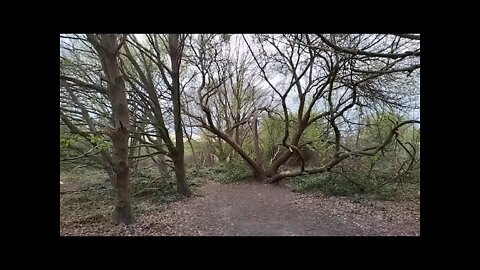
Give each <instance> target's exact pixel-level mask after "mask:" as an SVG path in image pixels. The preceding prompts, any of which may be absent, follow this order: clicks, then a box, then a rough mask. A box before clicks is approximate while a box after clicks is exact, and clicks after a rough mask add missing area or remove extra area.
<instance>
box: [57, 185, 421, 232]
mask: <svg viewBox="0 0 480 270" xmlns="http://www.w3.org/2000/svg"><path fill="white" fill-rule="evenodd" d="M196 193H197V196H194V197H191V198H188V199H185V200H182V201H178V202H175V203H172V204H170V205H169V206H168V207H167V209H166V210H164V211H155V210H154V209H152V210H150V211H148V213H146V214H143V215H139V216H138V218H137V223H136V224H134V225H130V226H111V225H109V224H103V225H100V224H98V223H97V224H83V225H81V226H83V227H82V228H80V230H81V231H82V234H86V235H99V234H100V235H182V236H203V235H208V236H344V235H356V236H362V235H375V236H376V235H412V236H414V235H419V233H420V225H419V215H420V213H419V206H420V205H419V201H407V202H402V203H396V202H382V203H376V204H374V203H368V204H367V203H354V202H352V201H350V200H348V199H346V198H339V197H326V196H323V195H321V194H316V195H313V194H308V195H307V194H299V193H293V192H291V191H290V190H289V189H287V188H285V187H281V186H275V185H264V184H258V183H235V184H228V185H224V184H220V183H217V182H213V181H207V182H206V184H205V185H204V186H202V187H201V188H200V190H199V191H197V192H196ZM104 223H105V222H104ZM99 225H100V226H99ZM98 228H103V229H98ZM68 230H69V229H68V228H64V233H63V234H64V235H69V233H68ZM78 230H79V228H78V227H77V230H76V231H77V233H78Z"/></svg>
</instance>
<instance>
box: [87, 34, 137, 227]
mask: <svg viewBox="0 0 480 270" xmlns="http://www.w3.org/2000/svg"><path fill="white" fill-rule="evenodd" d="M87 39H88V41H89V42H90V43H91V44H92V45H93V47H94V48H95V50H96V51H97V53H98V55H99V57H100V62H101V64H102V69H103V72H104V75H105V78H106V80H107V82H108V84H107V91H108V96H109V98H110V102H111V103H112V111H113V117H114V119H115V128H114V129H109V130H108V132H107V134H108V136H109V137H110V138H111V140H112V143H113V169H114V172H115V173H114V174H115V176H116V177H115V180H114V183H115V185H114V186H115V191H116V202H115V209H114V212H113V221H114V223H116V224H118V223H125V224H130V223H133V222H134V218H133V214H132V208H131V204H130V178H129V163H128V139H129V129H130V119H129V111H128V104H127V95H126V89H125V82H124V80H123V76H122V74H121V72H120V68H119V63H118V53H119V51H120V49H121V48H122V46H123V44H124V42H125V39H126V36H125V35H122V36H121V37H118V36H117V35H115V34H102V35H93V34H87Z"/></svg>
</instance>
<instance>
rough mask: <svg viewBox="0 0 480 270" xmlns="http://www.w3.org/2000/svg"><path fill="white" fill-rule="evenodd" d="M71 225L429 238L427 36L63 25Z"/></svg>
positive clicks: (101, 231)
mask: <svg viewBox="0 0 480 270" xmlns="http://www.w3.org/2000/svg"><path fill="white" fill-rule="evenodd" d="M59 46H60V51H59V55H60V74H59V89H60V98H59V101H60V106H59V107H60V146H59V148H60V149H59V150H60V183H59V192H60V197H59V198H60V232H59V233H60V235H61V236H419V235H420V35H419V34H340V33H336V34H192V33H189V34H60V44H59Z"/></svg>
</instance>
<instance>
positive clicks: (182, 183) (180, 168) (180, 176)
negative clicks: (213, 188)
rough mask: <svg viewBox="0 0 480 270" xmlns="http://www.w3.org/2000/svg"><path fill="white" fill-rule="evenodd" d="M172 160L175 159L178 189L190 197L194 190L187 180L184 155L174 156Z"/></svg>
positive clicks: (174, 165)
mask: <svg viewBox="0 0 480 270" xmlns="http://www.w3.org/2000/svg"><path fill="white" fill-rule="evenodd" d="M172 160H173V167H174V168H175V177H176V179H177V191H178V193H180V194H182V195H185V196H187V197H188V196H190V195H192V191H191V190H190V187H189V186H188V183H187V180H186V173H185V164H184V159H183V156H182V157H181V158H180V157H177V156H174V157H173V159H172Z"/></svg>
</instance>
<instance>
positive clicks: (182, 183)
mask: <svg viewBox="0 0 480 270" xmlns="http://www.w3.org/2000/svg"><path fill="white" fill-rule="evenodd" d="M145 37H146V39H147V42H148V46H147V45H146V44H142V42H141V41H138V40H137V39H136V38H135V37H134V36H131V38H130V39H129V40H128V43H129V44H130V45H131V46H133V47H134V48H135V49H136V51H135V52H133V51H132V50H131V49H130V48H129V47H130V46H128V45H127V46H125V56H126V58H127V59H128V61H129V62H130V63H131V64H132V66H133V69H134V70H135V73H136V74H137V75H138V79H137V76H136V75H135V74H132V73H130V74H129V75H128V78H127V80H128V82H129V84H130V85H131V86H132V88H133V89H135V91H136V93H137V94H138V95H139V96H141V100H142V101H143V103H144V107H145V108H149V109H150V110H151V111H152V112H153V114H152V116H153V117H152V119H153V122H152V124H153V126H154V127H155V128H156V130H157V132H158V135H159V136H160V138H161V139H162V140H163V142H164V143H165V146H166V147H167V149H168V152H166V151H164V150H163V149H162V146H161V145H160V144H157V145H155V146H154V147H155V148H156V150H157V151H158V153H160V154H165V155H167V156H169V157H170V158H171V159H172V161H173V165H174V170H175V176H176V180H177V190H178V192H179V193H181V194H183V195H186V196H190V195H191V191H190V188H189V186H188V183H187V181H186V174H185V164H184V142H183V127H182V118H181V85H180V67H181V63H182V55H183V47H184V40H185V35H178V34H170V35H168V36H160V35H146V36H145ZM160 43H161V44H163V47H162V45H160ZM164 52H166V55H168V57H169V58H170V64H169V65H167V64H166V63H165V60H164V59H163V58H164V57H165V53H164ZM135 54H137V57H136V56H135ZM152 64H153V65H154V66H155V67H156V70H154V69H153V67H152ZM124 73H126V74H128V71H127V70H124ZM157 78H159V79H160V80H161V81H162V82H163V87H165V88H166V90H168V91H158V88H160V87H162V86H160V85H159V84H158V83H156V82H155V81H156V79H157ZM162 100H163V101H165V100H167V101H168V103H169V104H170V106H169V107H165V106H162ZM168 115H171V116H172V118H173V129H174V134H175V143H174V142H173V140H172V138H171V136H170V134H169V131H168V125H167V122H166V116H167V117H168Z"/></svg>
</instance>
